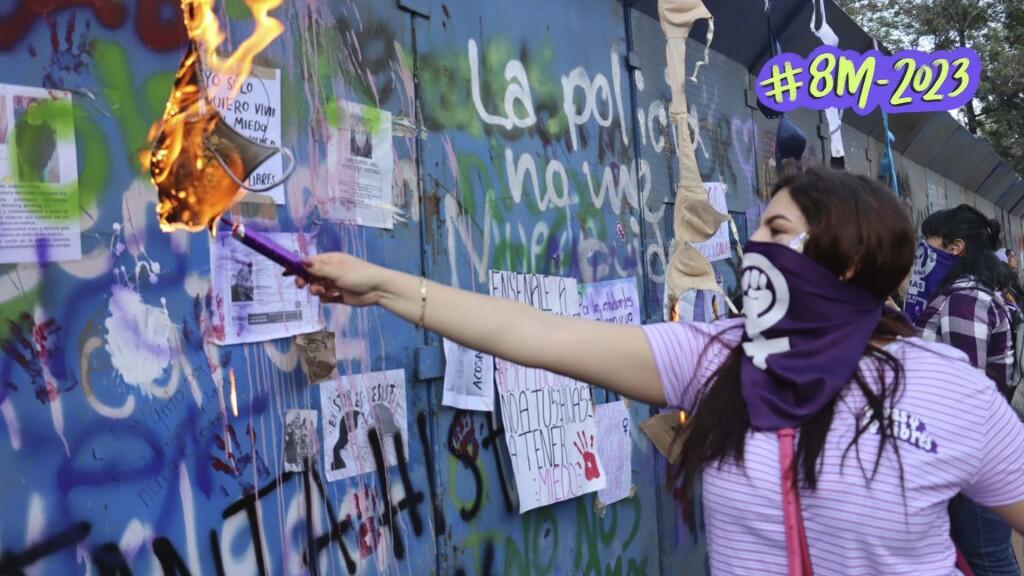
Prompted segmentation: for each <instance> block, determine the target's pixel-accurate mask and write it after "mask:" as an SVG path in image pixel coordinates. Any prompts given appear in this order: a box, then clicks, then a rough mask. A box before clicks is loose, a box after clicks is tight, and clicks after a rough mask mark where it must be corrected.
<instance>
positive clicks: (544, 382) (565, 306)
mask: <svg viewBox="0 0 1024 576" xmlns="http://www.w3.org/2000/svg"><path fill="white" fill-rule="evenodd" d="M490 290H491V295H492V296H498V297H500V298H507V299H509V300H516V301H518V302H522V303H525V304H529V305H530V306H533V307H534V308H538V309H540V310H543V311H545V312H547V313H549V314H555V315H558V316H568V317H576V318H578V317H579V316H580V302H579V291H578V288H577V286H576V280H575V279H573V278H561V277H556V276H543V275H540V274H521V273H518V272H504V271H495V270H492V271H491V273H490ZM494 383H495V386H496V387H497V390H498V398H499V401H500V409H501V417H502V422H503V424H504V427H505V441H506V443H507V445H508V451H509V456H510V457H511V460H512V469H513V472H514V475H515V479H516V489H517V491H518V493H519V512H520V513H522V512H526V511H528V510H532V509H534V508H538V507H541V506H546V505H548V504H552V503H555V502H560V501H562V500H568V499H570V498H575V497H577V496H580V495H582V494H587V493H589V492H595V491H597V490H600V489H602V488H604V487H605V485H606V483H607V481H606V479H605V475H604V470H603V468H602V467H601V460H600V457H599V456H598V452H597V446H596V443H597V423H596V419H595V415H594V414H595V412H594V401H593V398H592V396H591V393H590V385H589V384H585V383H583V382H579V381H577V380H573V379H572V378H567V377H565V376H560V375H557V374H553V373H551V372H547V371H545V370H539V369H536V368H527V367H525V366H520V365H519V364H515V363H513V362H508V361H506V360H503V359H500V358H495V359H494Z"/></svg>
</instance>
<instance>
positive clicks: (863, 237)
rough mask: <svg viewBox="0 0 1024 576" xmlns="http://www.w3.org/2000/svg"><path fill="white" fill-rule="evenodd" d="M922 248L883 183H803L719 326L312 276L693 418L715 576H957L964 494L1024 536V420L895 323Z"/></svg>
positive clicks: (370, 277) (321, 273) (961, 367)
mask: <svg viewBox="0 0 1024 576" xmlns="http://www.w3.org/2000/svg"><path fill="white" fill-rule="evenodd" d="M914 236H915V235H914V231H913V228H912V225H911V223H910V220H909V218H908V217H907V215H906V213H905V212H904V211H903V209H902V207H901V206H900V204H899V201H898V200H897V199H896V197H895V196H894V195H893V194H892V193H891V192H889V191H888V190H886V189H884V188H882V187H881V186H880V185H879V184H878V183H876V182H874V181H873V180H871V179H869V178H865V177H861V176H854V175H850V174H846V173H840V172H832V171H830V170H824V169H812V170H809V171H807V172H805V173H803V174H799V175H795V176H791V177H788V178H785V179H783V180H782V181H780V182H779V183H778V185H777V187H776V190H775V191H774V194H773V198H772V200H771V202H770V203H769V204H768V206H767V208H766V210H765V213H764V216H763V221H762V223H761V226H760V227H759V228H758V229H757V231H756V233H755V234H754V235H753V237H752V238H751V242H750V243H749V244H748V245H747V247H746V251H745V256H744V259H743V268H742V279H741V285H742V288H743V304H744V315H745V316H744V318H741V319H736V320H725V321H720V322H716V323H713V324H697V323H690V324H677V323H663V324H653V325H647V326H643V327H636V326H621V325H613V324H604V323H595V322H589V321H586V320H580V319H572V318H560V317H554V316H551V315H548V314H545V313H543V312H541V311H538V310H536V309H534V308H531V307H529V306H526V305H524V304H518V303H514V302H510V301H505V300H499V299H495V298H491V297H488V296H483V295H480V294H477V293H473V292H466V291H462V290H458V289H455V288H451V287H448V286H444V285H442V284H437V283H433V282H428V281H424V280H421V279H420V278H417V277H415V276H411V275H408V274H405V273H401V272H397V271H392V270H388V269H386V268H382V267H380V266H377V265H374V264H369V263H367V262H364V261H362V260H359V259H357V258H355V257H352V256H349V255H346V254H339V253H330V254H322V255H319V256H315V257H313V259H312V261H311V262H309V263H308V267H309V270H310V272H311V273H312V275H313V277H314V280H313V284H312V286H311V290H312V291H313V292H314V293H316V294H318V295H320V296H321V297H322V298H323V299H324V300H325V301H327V302H340V303H344V304H348V305H351V306H367V305H379V306H383V307H384V308H386V309H388V310H390V311H391V312H393V313H395V314H397V315H399V316H400V317H402V318H404V319H406V320H409V321H411V322H416V323H417V324H418V325H421V326H423V327H425V328H426V329H429V330H432V331H435V332H437V333H440V334H442V335H444V336H446V337H447V338H449V339H451V340H454V341H456V342H458V343H460V344H463V345H465V346H467V347H470V348H473V349H476V350H479V351H482V352H487V353H490V354H493V355H496V356H500V357H503V358H506V359H508V360H510V361H513V362H517V363H519V364H524V365H528V366H533V367H537V368H543V369H546V370H550V371H553V372H558V373H561V374H564V375H567V376H570V377H572V378H576V379H578V380H582V381H586V382H590V383H592V384H594V385H597V386H601V387H604V388H607V389H609V390H612V391H614V392H617V393H619V394H622V395H624V396H629V397H631V398H634V399H637V400H640V401H643V402H647V403H649V404H653V405H659V406H660V405H670V406H675V407H679V408H682V409H683V410H685V411H686V412H687V413H688V414H689V415H690V417H689V418H688V419H687V421H686V425H685V426H684V430H683V433H682V434H681V437H680V441H681V442H682V448H683V451H682V454H683V456H682V458H683V459H682V465H681V469H682V471H683V474H682V475H681V476H679V477H678V478H677V479H678V480H681V484H682V486H681V487H680V488H681V489H680V492H681V493H682V494H683V495H684V498H687V499H688V498H692V487H693V484H694V482H695V481H696V480H697V479H698V478H700V479H701V483H702V487H703V510H704V520H705V524H706V527H707V539H708V552H709V556H710V563H711V572H712V574H714V575H716V576H718V575H733V574H735V575H750V574H757V575H766V574H780V575H798V574H799V575H803V576H809V575H810V574H812V573H816V574H818V575H823V574H841V575H844V576H848V575H865V576H878V575H889V574H915V575H930V574H935V575H942V576H950V575H953V574H957V573H958V572H957V569H956V567H955V566H956V553H955V548H954V545H953V543H952V541H951V540H950V537H949V514H948V512H947V504H948V502H949V500H950V499H952V498H953V497H954V496H956V495H957V494H958V493H961V492H962V493H964V494H966V495H968V496H969V497H970V498H972V499H973V500H974V501H976V502H978V503H980V504H982V505H984V506H987V507H989V508H990V509H992V510H993V511H995V512H996V513H997V514H999V515H1000V516H1001V517H1003V518H1004V519H1005V520H1006V521H1007V522H1008V523H1009V524H1010V525H1011V526H1013V527H1015V528H1016V529H1017V530H1022V531H1024V424H1022V423H1021V422H1020V421H1019V420H1018V419H1017V417H1016V416H1015V415H1014V414H1013V412H1012V411H1011V410H1010V407H1009V406H1008V405H1007V403H1006V401H1005V400H1004V399H1003V397H1002V396H1000V395H999V393H998V392H997V391H996V388H995V386H993V385H992V382H991V381H990V380H989V379H988V378H986V377H985V375H984V374H983V373H982V372H981V371H979V370H976V369H974V368H973V367H972V366H971V365H970V363H969V362H968V361H967V358H966V357H965V356H964V354H963V353H961V352H959V351H957V350H955V349H953V348H951V347H949V346H947V345H944V344H940V343H932V342H925V341H923V340H921V339H919V338H916V337H915V336H914V332H913V329H912V327H911V326H910V325H909V324H907V323H906V320H905V319H904V318H903V317H902V315H900V314H899V313H898V312H896V311H887V312H884V311H883V302H884V301H885V299H886V297H887V296H888V295H889V294H891V293H893V292H894V291H895V290H896V289H897V287H898V286H899V284H900V283H901V282H902V281H903V279H904V278H906V277H907V275H908V273H909V272H910V268H911V265H912V263H913V260H914ZM297 283H298V284H299V285H300V286H302V285H305V282H303V281H302V280H297Z"/></svg>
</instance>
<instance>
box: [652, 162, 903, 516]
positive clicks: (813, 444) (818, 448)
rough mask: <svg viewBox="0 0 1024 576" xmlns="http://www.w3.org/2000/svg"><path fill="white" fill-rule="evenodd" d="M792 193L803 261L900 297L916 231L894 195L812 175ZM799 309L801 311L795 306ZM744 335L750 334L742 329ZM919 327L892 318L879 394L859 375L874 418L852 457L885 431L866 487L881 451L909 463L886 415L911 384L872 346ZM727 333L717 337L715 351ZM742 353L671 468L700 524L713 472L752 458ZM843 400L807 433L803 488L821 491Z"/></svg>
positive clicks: (696, 416)
mask: <svg viewBox="0 0 1024 576" xmlns="http://www.w3.org/2000/svg"><path fill="white" fill-rule="evenodd" d="M782 190H786V191H788V192H789V195H790V196H791V197H792V198H793V201H794V202H795V203H796V205H797V206H798V207H799V208H800V211H801V212H802V213H803V215H804V218H805V219H806V220H807V223H808V227H809V230H808V236H809V239H808V241H807V244H806V245H805V247H804V254H806V255H807V256H809V257H810V258H812V259H814V260H815V261H816V262H818V263H819V264H821V265H822V266H824V267H825V268H827V269H828V270H829V271H830V272H832V273H833V274H835V275H836V276H837V277H843V276H845V275H846V274H848V273H849V272H851V271H852V275H850V277H849V278H848V279H847V280H846V281H847V282H849V283H851V284H853V285H855V286H858V287H860V288H862V289H863V290H865V291H866V292H868V293H869V294H871V295H872V296H875V297H877V298H878V301H879V303H881V302H883V301H884V300H885V298H886V297H887V296H889V295H890V294H892V293H894V292H896V289H897V288H898V287H899V285H900V283H901V282H902V281H903V279H904V278H905V277H906V276H907V274H908V273H909V272H910V267H911V265H912V263H913V260H914V250H915V244H916V243H915V234H914V227H913V224H911V222H910V219H909V218H908V217H907V214H906V212H905V211H904V210H903V206H902V205H901V204H900V202H899V200H898V199H897V198H896V196H895V194H893V193H892V192H891V191H889V190H887V189H886V188H884V187H882V186H881V184H879V183H878V182H876V181H874V180H872V179H870V178H867V177H865V176H858V175H853V174H850V173H847V172H838V171H833V170H829V169H825V168H812V169H809V170H807V171H806V172H803V173H800V174H794V175H791V176H788V177H786V178H784V179H782V180H780V181H779V182H777V183H776V184H775V187H774V189H773V191H772V196H774V195H775V194H778V193H779V192H780V191H782ZM794 304H797V305H798V303H794ZM740 329H741V328H740ZM913 334H914V331H913V329H912V328H911V327H910V326H909V325H908V324H907V323H906V322H904V321H903V320H901V319H899V318H895V317H893V316H890V315H883V317H882V320H881V321H880V322H879V323H878V325H877V326H876V328H875V331H874V334H873V336H872V342H869V343H868V345H867V347H866V349H865V350H864V354H865V355H867V356H870V357H872V358H873V359H874V360H875V361H876V362H877V365H878V368H879V369H880V370H879V373H880V374H882V375H885V374H889V375H891V378H890V379H889V380H888V381H887V380H886V379H885V378H884V377H882V378H880V382H879V383H878V385H877V390H876V389H873V388H872V387H871V386H870V385H868V383H867V381H866V380H865V378H864V376H863V375H862V374H861V373H860V371H859V370H858V371H857V373H855V374H854V376H853V382H854V383H855V384H856V386H857V388H858V389H859V390H860V391H861V393H862V394H863V395H864V397H865V398H867V404H868V408H870V417H869V418H858V424H857V431H856V434H855V435H854V437H853V440H852V441H851V442H850V444H849V446H848V447H847V449H846V451H845V452H844V454H843V460H844V461H845V457H846V455H847V454H848V453H849V451H850V449H851V448H853V447H854V446H855V445H856V444H857V441H858V440H859V439H860V437H861V436H862V435H863V434H864V432H865V431H866V430H867V429H868V428H869V427H870V426H871V425H872V424H875V423H877V424H878V431H879V437H878V444H879V446H878V455H877V457H876V459H875V462H874V463H873V464H872V465H871V466H870V470H869V469H868V467H865V466H864V463H863V462H861V461H860V458H859V451H857V452H858V458H857V461H858V463H859V464H860V466H861V469H862V471H863V473H864V476H865V479H866V480H870V479H872V478H874V476H875V473H876V472H877V470H878V465H879V463H880V461H881V458H882V453H883V451H884V449H885V447H886V445H889V446H891V447H892V449H893V451H894V453H895V455H896V459H897V462H898V463H899V464H900V480H901V482H902V479H903V467H902V462H901V461H900V459H899V447H898V446H897V445H896V441H895V438H894V436H893V435H892V433H891V430H890V429H889V427H888V426H887V425H886V424H887V422H886V420H887V416H886V414H887V413H889V412H890V411H891V408H893V407H894V405H895V403H896V400H897V399H898V397H899V395H900V392H901V390H902V385H903V369H902V365H901V364H900V362H899V360H898V359H897V358H896V357H894V356H893V355H892V354H890V353H889V352H887V351H886V350H884V349H883V348H881V347H879V346H877V345H875V344H874V343H873V342H877V341H882V342H887V341H890V340H893V339H895V338H898V337H901V336H912V335H913ZM722 336H723V334H718V335H717V336H716V337H715V338H714V339H713V340H712V342H711V344H709V346H710V345H713V344H715V343H716V342H717V341H718V340H719V339H720V338H721V337H722ZM741 354H742V350H741V348H740V347H738V346H737V347H734V348H733V350H732V351H731V352H730V353H729V354H728V355H727V356H726V359H725V361H724V363H723V364H722V365H721V366H720V367H719V368H718V369H717V370H715V371H714V373H713V374H712V375H711V376H710V377H709V378H708V380H707V382H705V383H704V385H703V388H702V390H701V391H700V393H699V394H698V396H697V402H696V406H697V409H695V410H694V412H693V414H692V416H691V417H690V418H689V419H688V420H687V421H686V424H685V425H684V426H683V427H682V428H681V430H680V432H679V433H678V434H677V437H676V441H677V442H682V460H681V462H680V463H679V464H678V465H676V466H673V467H671V468H670V475H669V477H670V482H671V485H672V487H673V493H674V495H675V496H676V498H677V499H678V500H680V501H681V502H682V503H683V504H684V509H685V510H686V512H687V516H688V517H689V518H692V515H691V512H692V499H693V487H694V483H695V481H696V480H697V479H698V478H699V476H700V474H701V471H702V470H703V469H704V467H705V466H708V465H709V464H717V465H719V466H720V465H721V464H722V463H724V462H725V461H726V460H735V461H736V462H737V463H739V464H742V462H743V450H744V446H745V443H746V439H747V435H748V433H749V432H750V416H749V414H748V412H747V405H746V402H744V400H743V395H742V392H741V388H740V360H741ZM840 396H842V394H840V395H839V396H837V397H836V398H834V399H833V400H832V401H831V402H830V403H829V404H827V405H826V406H825V407H824V408H823V409H822V410H821V411H819V412H818V413H817V414H815V415H814V416H813V417H812V418H811V419H810V420H808V421H807V422H805V423H804V424H803V425H802V426H801V427H800V435H799V441H798V443H797V450H796V458H794V461H793V466H794V467H795V468H796V477H797V479H798V482H799V483H800V485H801V486H803V487H805V488H808V489H810V490H814V489H815V488H816V487H817V481H818V473H819V472H820V466H821V455H822V448H823V447H824V445H825V437H826V436H827V434H828V431H829V428H830V427H831V425H832V417H833V415H834V413H835V407H836V403H837V402H838V401H839V397H840Z"/></svg>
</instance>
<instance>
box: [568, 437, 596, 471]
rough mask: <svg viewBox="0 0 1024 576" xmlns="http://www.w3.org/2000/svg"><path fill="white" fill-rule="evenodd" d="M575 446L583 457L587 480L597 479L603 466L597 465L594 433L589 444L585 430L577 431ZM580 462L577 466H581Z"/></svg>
mask: <svg viewBox="0 0 1024 576" xmlns="http://www.w3.org/2000/svg"><path fill="white" fill-rule="evenodd" d="M572 445H573V446H575V447H576V451H577V452H579V453H580V456H582V457H583V475H584V476H585V477H586V479H587V480H597V479H598V478H600V477H601V468H600V467H599V466H598V465H597V455H596V454H594V435H593V434H591V435H590V446H589V447H588V446H587V435H586V433H585V432H582V431H581V432H577V433H576V440H573V443H572ZM579 466H580V465H579V463H577V464H576V467H577V468H579Z"/></svg>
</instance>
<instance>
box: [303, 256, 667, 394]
mask: <svg viewBox="0 0 1024 576" xmlns="http://www.w3.org/2000/svg"><path fill="white" fill-rule="evenodd" d="M307 266H308V268H309V270H310V272H311V273H312V274H313V276H314V282H313V284H312V286H311V288H310V289H311V291H312V292H313V293H314V294H317V295H319V296H321V298H323V299H324V300H325V301H328V302H340V303H344V304H347V305H350V306H368V305H379V306H382V307H384V308H386V309H387V310H389V311H391V312H393V313H395V314H396V315H398V316H400V317H401V318H403V319H405V320H408V321H410V322H419V320H420V317H421V314H422V317H423V325H424V327H425V328H427V329H429V330H432V331H434V332H437V333H438V334H441V335H442V336H444V337H446V338H448V339H449V340H453V341H455V342H458V343H459V344H462V345H463V346H466V347H469V348H472V349H474V350H479V351H480V352H485V353H488V354H491V355H494V356H497V357H500V358H504V359H506V360H510V361H512V362H515V363H517V364H522V365H524V366H530V367H533V368H541V369H544V370H549V371H551V372H556V373H559V374H563V375H565V376H568V377H571V378H575V379H577V380H581V381H583V382H587V383H590V384H593V385H596V386H600V387H602V388H605V389H608V390H611V391H612V392H616V393H618V394H621V395H622V396H627V397H630V398H633V399H636V400H640V401H642V402H646V403H649V404H654V405H664V404H665V394H664V392H663V390H662V386H661V381H660V378H659V375H658V370H657V367H656V365H655V362H654V355H653V353H652V352H651V348H650V345H649V344H648V341H647V337H646V336H645V335H644V333H643V331H642V330H641V329H640V328H639V327H637V326H620V325H614V324H606V323H603V322H593V321H589V320H580V319H575V318H563V317H559V316H554V315H552V314H548V313H545V312H542V311H540V310H537V309H535V308H532V307H530V306H527V305H526V304H522V303H519V302H514V301H511V300H505V299H503V298H495V297H492V296H486V295H483V294H478V293H476V292H470V291H466V290H459V289H456V288H452V287H450V286H445V285H443V284H438V283H436V282H431V281H427V283H426V286H427V300H426V304H425V306H424V304H423V301H422V298H421V292H420V288H421V282H422V280H421V279H420V278H419V277H416V276H412V275H410V274H406V273H404V272H398V271H395V270H391V269H388V268H384V267H381V266H377V265H374V264H370V263H368V262H365V261H363V260H360V259H359V258H356V257H354V256H350V255H348V254H341V253H327V254H321V255H318V256H314V257H312V258H311V259H310V261H309V262H308V265H307ZM296 282H297V283H298V285H299V286H303V285H305V284H306V283H305V282H304V281H303V280H302V279H297V280H296Z"/></svg>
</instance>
